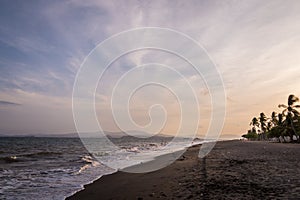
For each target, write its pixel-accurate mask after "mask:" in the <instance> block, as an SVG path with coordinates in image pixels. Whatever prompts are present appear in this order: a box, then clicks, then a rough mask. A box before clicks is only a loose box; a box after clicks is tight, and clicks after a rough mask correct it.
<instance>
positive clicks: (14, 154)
mask: <svg viewBox="0 0 300 200" xmlns="http://www.w3.org/2000/svg"><path fill="white" fill-rule="evenodd" d="M171 139H172V138H171V137H160V136H158V137H151V138H145V139H142V138H134V137H130V136H125V137H121V138H111V139H110V140H111V141H112V142H113V143H114V144H115V145H116V146H118V147H119V148H118V149H117V150H116V151H112V150H109V151H108V150H107V149H101V148H99V147H101V143H103V142H104V140H102V139H101V138H97V139H95V138H86V141H87V142H89V141H90V144H91V145H95V146H96V145H97V148H95V149H97V152H92V154H91V153H90V152H88V151H87V150H86V149H85V147H84V145H83V144H82V141H81V140H80V139H79V138H50V137H49V138H45V137H0V199H7V200H17V199H26V200H27V199H46V200H47V199H59V200H60V199H64V198H65V197H67V196H70V195H72V194H73V193H75V192H76V191H78V190H81V189H82V188H83V185H85V184H87V183H90V182H92V181H94V180H96V179H98V178H99V177H101V176H103V175H105V174H110V173H114V172H115V171H116V170H115V169H117V166H118V163H120V162H122V163H124V161H126V162H125V163H126V164H125V166H131V165H134V164H138V163H137V162H136V160H135V159H134V158H136V157H138V158H139V159H138V160H139V161H140V160H141V157H142V156H144V160H143V161H148V160H151V159H153V158H154V157H155V156H158V155H162V154H166V153H169V152H170V149H168V150H164V147H165V146H166V145H167V144H168V143H169V142H170V140H171ZM186 147H187V145H186V142H185V141H183V142H182V143H181V142H180V141H179V142H178V141H177V144H176V145H175V146H174V149H173V150H174V151H175V150H178V149H182V148H186ZM145 155H147V156H145ZM96 157H97V158H98V159H96ZM99 159H100V160H103V161H105V162H107V163H111V164H114V163H115V164H116V166H114V169H112V168H110V167H107V166H106V165H104V164H103V163H102V162H101V161H99ZM110 166H112V165H110Z"/></svg>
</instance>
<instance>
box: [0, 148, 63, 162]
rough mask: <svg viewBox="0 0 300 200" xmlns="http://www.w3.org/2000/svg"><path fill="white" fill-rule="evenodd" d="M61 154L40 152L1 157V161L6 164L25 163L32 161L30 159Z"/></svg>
mask: <svg viewBox="0 0 300 200" xmlns="http://www.w3.org/2000/svg"><path fill="white" fill-rule="evenodd" d="M61 154H62V153H60V152H50V151H40V152H35V153H29V154H16V155H10V156H5V157H0V162H1V161H2V162H4V163H14V162H25V161H31V159H30V158H41V157H52V156H57V155H61ZM28 158H29V159H28Z"/></svg>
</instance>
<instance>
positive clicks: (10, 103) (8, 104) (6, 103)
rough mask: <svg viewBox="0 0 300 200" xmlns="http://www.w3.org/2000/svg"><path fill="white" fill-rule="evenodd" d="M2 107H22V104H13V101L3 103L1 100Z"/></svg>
mask: <svg viewBox="0 0 300 200" xmlns="http://www.w3.org/2000/svg"><path fill="white" fill-rule="evenodd" d="M0 105H3V106H20V105H22V104H19V103H15V102H11V101H2V100H0Z"/></svg>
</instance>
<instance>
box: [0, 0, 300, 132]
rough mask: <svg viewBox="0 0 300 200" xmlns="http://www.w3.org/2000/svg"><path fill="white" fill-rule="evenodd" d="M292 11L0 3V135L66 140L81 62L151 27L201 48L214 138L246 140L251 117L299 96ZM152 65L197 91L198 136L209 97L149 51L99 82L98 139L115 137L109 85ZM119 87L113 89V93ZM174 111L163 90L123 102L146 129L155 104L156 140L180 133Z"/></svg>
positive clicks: (193, 77) (191, 76)
mask: <svg viewBox="0 0 300 200" xmlns="http://www.w3.org/2000/svg"><path fill="white" fill-rule="evenodd" d="M299 10H300V2H299V1H297V0H294V1H291V0H288V1H283V0H281V1H277V0H274V1H255V0H253V1H235V0H232V1H146V0H145V1H142V0H139V1H102V0H99V1H96V0H68V1H21V0H20V1H19V0H13V1H11V0H2V1H1V2H0V15H1V17H0V134H8V135H9V134H11V135H13V134H60V133H71V132H76V128H75V125H74V120H73V114H72V91H73V85H74V82H75V78H76V74H77V72H78V70H79V69H80V66H81V64H82V63H83V62H84V59H85V58H86V56H87V55H88V54H89V53H90V52H91V51H92V50H93V49H94V48H95V47H96V46H97V45H98V44H99V43H101V42H102V41H104V40H105V39H107V38H109V37H111V36H112V35H114V34H118V33H120V32H122V31H126V30H130V29H134V28H141V27H161V28H167V29H172V30H175V31H179V32H181V33H184V34H186V35H188V36H189V37H191V38H193V39H194V40H195V41H196V42H197V43H198V44H200V45H201V46H202V47H203V48H205V50H206V52H207V54H208V55H209V57H210V58H211V60H212V61H213V62H214V63H215V65H216V68H217V70H218V71H219V73H220V75H221V77H222V80H223V83H224V88H225V92H226V118H225V123H224V127H223V130H222V135H228V134H229V135H235V136H237V137H238V136H240V135H241V134H242V133H244V132H246V131H247V129H248V128H249V122H250V120H251V119H252V117H254V116H258V115H259V113H260V112H265V113H266V114H267V115H270V114H271V112H272V111H273V110H274V111H276V112H280V109H279V108H277V105H278V104H280V103H286V101H287V97H288V95H289V94H295V95H296V96H300V88H299V85H300V79H299V77H300V68H299V67H300V24H299V21H300V12H299ZM170 57H172V59H169V58H170ZM153 62H156V63H162V64H165V65H168V66H173V67H174V68H175V69H178V70H181V71H180V73H182V74H183V75H184V76H185V78H186V79H188V80H189V81H190V83H191V84H192V85H193V86H194V87H195V88H197V89H196V91H195V92H196V95H197V98H198V99H199V105H198V107H199V109H200V110H202V113H201V120H200V122H199V127H198V130H197V132H198V134H199V135H204V134H205V133H206V131H207V127H208V125H209V120H210V117H211V105H210V97H211V96H210V93H209V92H210V90H209V88H208V87H207V86H206V85H205V80H203V79H201V77H200V78H199V77H198V76H197V74H196V73H195V72H194V71H193V70H191V69H190V66H188V65H187V63H184V62H183V61H182V60H181V59H179V58H178V57H174V55H170V54H169V53H166V52H162V51H155V50H149V49H148V50H141V51H137V52H131V53H130V54H127V55H124V56H122V57H121V58H120V59H118V60H117V61H116V62H114V63H112V65H111V66H110V68H109V70H108V71H107V72H106V75H105V76H104V78H103V80H101V81H100V84H99V86H98V88H97V91H96V105H97V106H96V107H97V109H96V112H97V117H98V121H99V123H100V124H101V126H102V128H103V130H107V131H118V130H119V129H118V128H117V126H116V123H115V122H114V119H113V115H112V110H111V107H110V103H111V101H110V100H111V98H112V97H111V94H112V93H111V91H112V89H113V87H114V86H115V84H116V83H117V81H118V80H119V79H120V78H121V77H122V75H123V74H124V73H126V72H128V70H130V69H131V68H132V67H133V66H138V65H141V64H147V63H153ZM175 66H176V67H175ZM156 67H157V66H156ZM145 70H146V69H144V70H142V72H141V73H145ZM149 74H152V75H153V74H154V75H156V76H154V75H153V77H156V78H157V77H159V80H169V79H170V82H169V83H172V86H174V88H175V91H184V90H185V89H184V87H183V86H184V85H183V84H181V82H180V79H178V77H177V78H175V75H174V76H172V74H171V73H169V72H165V71H163V70H161V69H157V70H156V69H155V66H154V67H153V68H152V71H151V72H149V73H148V75H149ZM148 75H147V77H148ZM140 79H143V76H142V77H141V76H140V75H138V74H137V75H134V76H133V78H132V79H130V80H134V81H138V80H140ZM125 83H126V82H125ZM131 83H132V84H133V83H134V82H131ZM128 84H129V83H128ZM128 84H123V85H122V84H121V86H122V87H123V90H126V89H128V87H129V85H130V84H129V85H128ZM127 86H128V87H127ZM124 88H125V89H124ZM119 103H120V102H119ZM180 103H184V102H178V101H176V95H175V96H174V95H173V94H172V92H171V91H170V90H168V88H163V87H160V86H159V85H152V86H147V87H144V88H142V89H140V90H137V91H136V92H135V94H134V95H133V96H132V99H131V102H130V109H131V114H132V119H133V120H134V121H135V122H136V123H137V124H139V125H140V126H144V125H146V124H148V123H149V113H148V112H149V108H150V107H151V106H152V105H155V104H161V105H163V106H164V107H165V110H164V111H167V115H166V116H167V119H166V121H165V122H166V124H165V125H164V127H163V128H162V129H161V132H163V133H166V134H173V133H175V132H176V129H178V127H179V126H180V114H181V113H180V107H179V104H180ZM119 106H122V105H119ZM116 107H118V106H116ZM188 109H191V106H190V107H188ZM151 111H153V113H152V114H153V116H154V118H153V119H155V116H156V115H155V114H156V112H158V113H160V112H161V111H162V110H161V109H160V108H159V109H158V110H155V109H154V110H153V109H152V110H151ZM150 114H151V113H150ZM189 120H192V119H191V118H190V119H189ZM131 129H132V127H131Z"/></svg>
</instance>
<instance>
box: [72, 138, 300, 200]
mask: <svg viewBox="0 0 300 200" xmlns="http://www.w3.org/2000/svg"><path fill="white" fill-rule="evenodd" d="M198 150H199V146H195V147H191V148H189V149H188V150H187V152H186V153H185V154H184V156H183V157H181V158H180V159H178V160H177V161H176V162H174V163H173V164H171V165H169V166H168V167H165V168H163V169H160V170H158V171H154V172H150V173H142V174H131V173H125V172H117V173H115V174H111V175H107V176H103V177H101V178H100V179H98V180H96V181H95V182H94V183H92V184H89V185H86V186H85V189H84V190H82V191H80V192H77V193H76V194H74V195H73V196H71V197H68V198H67V199H76V200H81V199H87V200H88V199H300V144H279V143H267V142H249V141H226V142H218V143H217V145H216V146H215V148H214V149H213V150H212V151H211V152H210V153H209V154H208V155H207V156H206V157H205V158H203V159H199V158H198Z"/></svg>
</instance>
